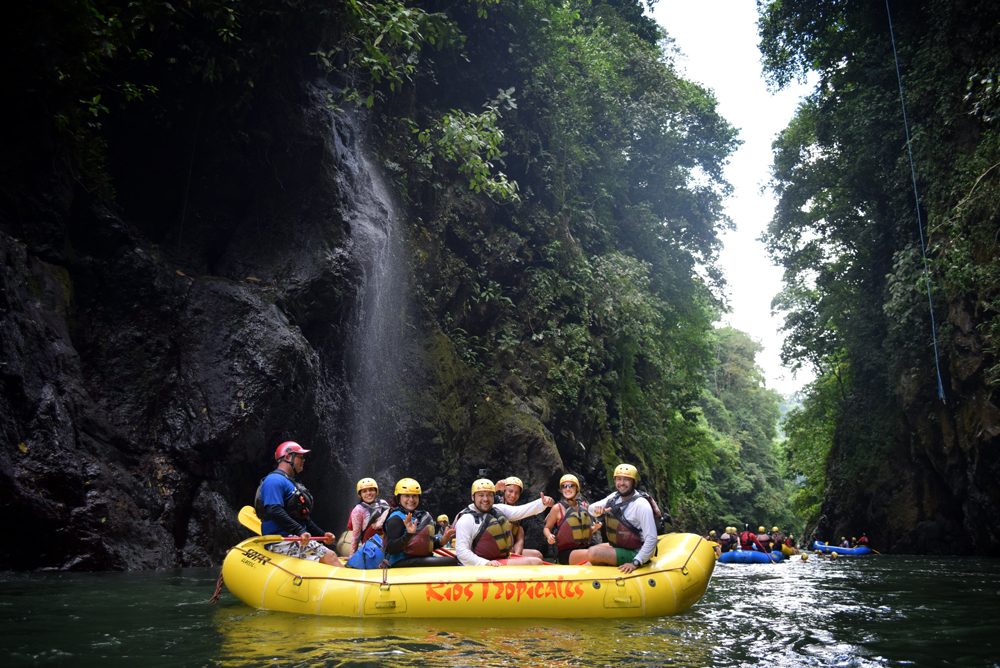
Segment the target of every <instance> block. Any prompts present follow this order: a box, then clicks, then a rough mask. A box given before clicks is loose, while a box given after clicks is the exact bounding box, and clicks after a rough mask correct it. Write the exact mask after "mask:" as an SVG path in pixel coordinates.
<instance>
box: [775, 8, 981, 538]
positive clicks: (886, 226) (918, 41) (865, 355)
mask: <svg viewBox="0 0 1000 668" xmlns="http://www.w3.org/2000/svg"><path fill="white" fill-rule="evenodd" d="M892 10H893V27H894V30H895V38H896V43H897V47H898V55H899V70H900V72H901V74H902V78H903V93H904V96H905V100H906V103H907V117H908V121H909V128H910V135H911V137H912V144H911V147H912V151H913V163H914V165H915V169H916V179H917V186H918V187H917V190H918V191H919V193H920V197H921V202H920V207H921V213H922V219H923V222H924V223H925V225H926V228H925V230H924V236H925V237H927V238H928V239H929V240H930V243H929V246H928V254H929V258H928V265H929V268H930V271H931V275H930V279H931V284H932V288H931V289H932V290H933V297H934V301H935V305H936V306H937V307H938V311H937V313H936V314H935V315H936V316H937V320H938V323H939V325H941V323H944V325H943V326H939V327H938V331H937V335H938V343H939V349H940V350H941V352H942V353H943V355H944V358H943V359H942V360H941V367H942V369H943V371H944V373H945V374H946V377H945V381H944V382H945V385H946V386H947V385H948V379H947V373H948V371H949V368H951V369H953V370H954V369H969V370H968V371H965V370H963V371H961V372H960V375H962V376H963V377H962V378H960V381H963V382H964V381H965V380H966V377H964V376H967V375H969V374H972V373H974V372H975V373H978V372H977V371H976V369H979V368H982V370H983V372H982V377H981V381H979V380H974V379H972V380H974V382H984V383H985V384H986V385H987V386H989V385H993V384H995V382H996V375H995V374H996V369H997V366H996V352H997V349H998V346H997V338H996V335H997V332H998V330H997V325H998V321H997V302H996V294H997V287H996V286H997V281H998V279H1000V276H997V274H996V269H995V267H996V266H997V263H996V259H997V258H996V251H995V247H996V230H997V228H998V225H997V215H996V208H995V207H996V205H995V202H996V194H997V192H996V180H995V177H994V176H993V173H994V171H995V170H993V169H992V167H993V165H995V164H996V163H997V162H998V161H1000V152H998V151H997V142H998V140H997V137H996V136H995V123H994V122H993V121H992V119H994V118H995V115H996V111H997V107H998V105H997V102H998V96H997V93H996V85H995V83H994V82H995V81H996V78H995V73H996V72H997V65H998V59H997V56H996V49H995V44H996V39H997V38H998V36H1000V22H998V21H1000V11H998V9H997V7H996V6H995V4H993V3H987V2H972V3H966V4H963V5H961V6H959V5H954V4H952V3H947V2H941V1H938V0H926V1H922V2H914V3H894V5H893V7H892ZM960 26H961V27H960ZM759 27H760V36H761V50H762V52H763V53H764V62H765V67H766V68H767V70H768V74H769V76H770V79H771V82H772V84H774V85H775V86H777V87H780V86H782V85H784V84H786V83H787V82H789V81H790V80H792V79H793V78H797V77H802V76H803V75H804V74H805V73H806V72H807V71H814V72H816V73H818V75H819V83H818V85H817V87H816V89H815V92H814V93H813V94H812V95H811V96H810V98H809V99H808V100H807V101H806V102H804V103H803V105H802V106H801V107H800V109H799V111H798V113H797V115H796V117H795V118H794V120H793V121H792V122H791V123H790V124H789V126H788V128H786V129H785V131H784V132H782V134H781V135H780V136H779V138H778V139H777V141H776V142H775V144H774V149H775V162H774V171H773V181H772V186H773V188H774V190H775V193H776V194H777V195H778V198H779V203H778V207H777V209H776V211H775V216H774V219H773V221H772V222H771V225H770V227H769V229H768V232H767V234H766V235H765V237H764V238H765V241H766V243H767V245H768V249H769V252H770V253H771V255H772V257H773V258H774V259H775V260H776V261H777V262H779V263H780V264H781V265H782V266H783V267H784V268H785V289H784V290H783V292H782V293H781V294H780V295H779V296H778V297H777V298H776V299H775V301H774V308H775V309H776V310H778V311H780V312H783V313H784V314H785V330H786V332H787V333H788V338H787V339H786V345H785V348H784V349H783V353H782V354H783V358H784V359H785V360H786V361H787V362H789V363H792V364H794V365H803V364H808V365H810V366H812V367H813V368H815V369H816V370H817V372H818V375H819V379H818V380H817V381H816V383H814V384H813V385H812V386H811V387H810V388H809V391H808V396H807V397H806V399H805V401H804V402H803V407H802V408H801V409H799V410H798V411H793V412H792V414H790V415H789V418H788V421H787V422H786V430H787V433H788V436H789V439H788V452H789V457H790V460H791V467H792V470H793V471H797V472H798V473H800V474H801V475H803V476H805V477H806V482H805V484H804V486H803V488H802V489H801V490H800V492H799V493H798V494H797V496H796V501H795V503H796V508H797V509H798V510H799V511H800V512H802V513H805V514H806V515H807V516H808V517H809V518H810V519H811V520H814V519H815V518H816V517H817V516H818V515H819V504H820V503H825V504H827V505H825V506H824V510H823V512H824V513H825V514H827V515H828V519H831V520H833V521H837V520H840V519H843V517H844V515H854V516H857V515H860V514H861V513H862V509H864V510H863V512H865V513H868V514H869V516H868V517H867V518H866V521H873V520H872V519H871V514H872V513H876V514H877V513H881V512H883V510H882V509H878V510H876V511H873V510H872V507H873V506H872V501H871V499H872V498H873V495H875V494H876V493H878V491H879V490H884V489H885V488H886V482H887V480H888V479H889V478H890V477H891V476H892V475H893V474H894V471H895V466H896V464H895V462H894V461H893V458H894V457H896V456H897V454H896V453H897V448H896V443H898V442H900V441H905V440H907V439H911V438H923V437H926V436H928V435H927V434H923V435H921V436H917V435H915V434H908V433H905V432H903V431H901V430H900V427H901V426H902V425H905V424H906V421H907V420H909V419H914V416H923V415H926V414H928V413H930V412H931V411H932V404H931V402H932V401H935V398H936V394H937V392H936V389H937V380H936V374H935V367H936V365H935V359H934V357H933V354H934V347H933V345H932V337H931V335H932V332H931V321H930V313H929V308H928V292H927V291H928V285H927V277H926V276H925V274H924V259H923V257H922V252H921V240H920V236H921V235H920V229H919V227H918V225H919V222H918V221H919V218H918V215H917V210H916V208H915V202H914V183H913V180H912V178H913V177H912V175H911V172H910V161H909V158H908V154H907V144H906V135H905V130H904V125H903V117H902V112H901V108H900V92H899V88H898V84H897V78H896V61H895V59H894V55H893V48H892V42H891V41H890V36H889V33H888V22H887V17H886V8H885V7H884V6H883V5H879V4H878V3H874V4H865V3H844V2H838V1H837V0H822V1H820V2H813V1H806V0H775V1H773V2H767V3H762V4H761V8H760V23H759ZM959 33H960V34H961V35H962V38H961V46H958V43H957V41H956V40H955V35H956V34H959ZM945 316H948V317H945ZM980 350H982V351H983V352H984V353H985V355H983V356H982V357H980V355H981V353H980ZM949 356H951V361H952V364H951V365H949V359H948V358H949ZM970 356H971V359H970ZM980 363H981V364H982V365H981V367H980ZM955 390H957V388H954V389H953V391H955ZM962 400H963V399H962V398H961V396H959V398H958V401H962ZM915 419H916V420H917V421H921V420H922V417H920V418H915ZM957 438H959V439H968V441H969V442H971V441H974V440H975V439H976V438H977V436H976V435H975V434H971V433H970V434H965V435H961V436H958V437H957ZM824 495H825V497H824ZM883 521H884V518H883Z"/></svg>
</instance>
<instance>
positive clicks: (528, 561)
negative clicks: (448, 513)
mask: <svg viewBox="0 0 1000 668" xmlns="http://www.w3.org/2000/svg"><path fill="white" fill-rule="evenodd" d="M494 494H496V487H494V486H493V482H492V481H490V480H486V479H481V480H477V481H476V482H474V483H472V503H471V504H469V507H468V508H466V509H465V510H463V511H462V512H460V513H459V514H458V516H457V517H456V518H455V554H456V555H457V556H458V561H459V562H460V563H461V564H462V565H464V566H506V565H507V564H508V557H509V556H510V554H511V551H510V550H511V547H512V546H513V542H514V541H513V535H512V532H511V525H510V521H511V520H519V519H522V518H525V517H531V516H532V515H537V514H538V513H540V512H542V511H543V510H544V509H545V508H547V507H548V508H550V507H552V506H553V505H554V504H555V500H554V499H553V498H552V497H550V496H545V495H544V494H542V495H541V498H538V499H535V500H534V501H532V502H531V503H527V504H525V505H523V506H508V505H506V504H503V503H497V504H494V503H493V496H494ZM510 563H511V564H517V565H524V566H539V565H541V564H543V563H545V562H543V561H542V560H541V559H538V558H536V557H521V558H518V559H510Z"/></svg>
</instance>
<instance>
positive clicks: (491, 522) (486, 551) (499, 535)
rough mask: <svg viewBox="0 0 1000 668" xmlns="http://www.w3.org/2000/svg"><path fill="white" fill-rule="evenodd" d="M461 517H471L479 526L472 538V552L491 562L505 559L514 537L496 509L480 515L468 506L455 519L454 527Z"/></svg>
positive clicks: (505, 517) (508, 521)
mask: <svg viewBox="0 0 1000 668" xmlns="http://www.w3.org/2000/svg"><path fill="white" fill-rule="evenodd" d="M462 515H472V516H473V518H475V521H476V524H478V525H480V526H479V530H478V531H476V535H475V536H473V537H472V552H473V553H474V554H475V555H476V556H479V557H482V558H483V559H488V560H489V561H493V560H495V559H506V558H507V557H509V556H510V549H511V547H513V545H514V535H513V531H512V529H511V524H510V520H509V519H507V516H506V515H504V514H503V513H501V512H499V511H498V510H497V509H496V508H490V509H489V510H488V511H487V512H485V513H481V512H479V509H478V508H476V507H475V506H469V507H467V508H465V509H464V510H462V512H460V513H459V514H458V515H457V516H456V517H455V525H456V526H457V525H458V520H459V519H460V518H461V517H462Z"/></svg>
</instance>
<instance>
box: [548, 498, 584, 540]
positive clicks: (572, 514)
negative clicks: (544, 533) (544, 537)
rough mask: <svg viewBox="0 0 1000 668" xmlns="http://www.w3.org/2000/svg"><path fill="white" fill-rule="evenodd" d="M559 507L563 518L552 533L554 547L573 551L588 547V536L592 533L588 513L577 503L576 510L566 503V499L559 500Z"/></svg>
mask: <svg viewBox="0 0 1000 668" xmlns="http://www.w3.org/2000/svg"><path fill="white" fill-rule="evenodd" d="M559 505H561V506H562V508H563V516H562V519H561V520H559V524H557V525H556V530H555V531H553V532H552V533H554V534H555V536H556V547H557V548H559V549H560V550H573V549H581V548H585V547H587V546H588V545H590V536H591V534H592V533H593V530H592V529H591V525H592V524H593V521H592V520H591V517H590V513H588V512H587V511H586V510H585V509H584V508H583V504H582V503H579V501H578V502H577V507H576V508H573V506H571V505H570V504H569V503H567V502H566V499H559Z"/></svg>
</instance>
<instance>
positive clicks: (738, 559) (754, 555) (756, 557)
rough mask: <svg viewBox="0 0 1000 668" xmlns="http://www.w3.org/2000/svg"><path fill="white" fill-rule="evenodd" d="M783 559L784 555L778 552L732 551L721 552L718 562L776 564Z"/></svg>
mask: <svg viewBox="0 0 1000 668" xmlns="http://www.w3.org/2000/svg"><path fill="white" fill-rule="evenodd" d="M784 558H785V555H783V554H782V553H781V552H780V551H775V552H757V551H755V550H733V551H732V552H723V553H722V556H721V557H719V559H718V561H719V563H720V564H776V563H778V562H779V561H781V560H782V559H784Z"/></svg>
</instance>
